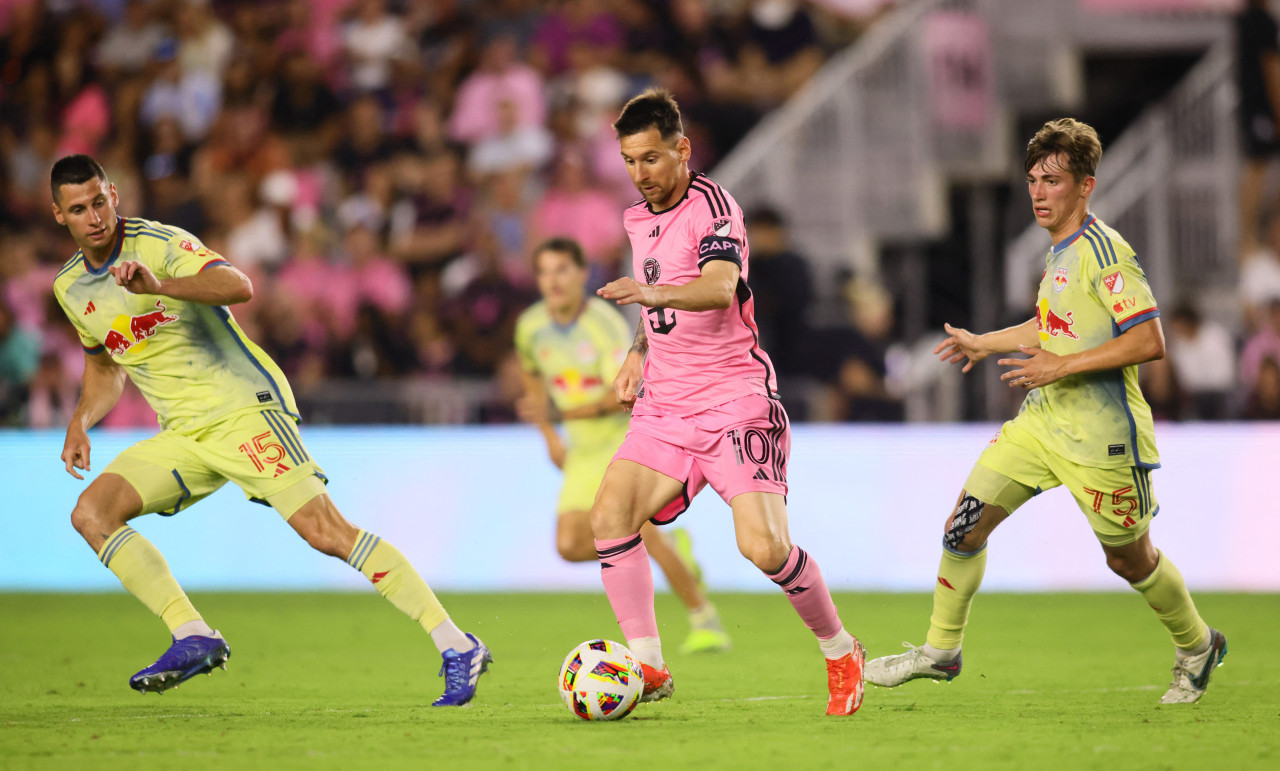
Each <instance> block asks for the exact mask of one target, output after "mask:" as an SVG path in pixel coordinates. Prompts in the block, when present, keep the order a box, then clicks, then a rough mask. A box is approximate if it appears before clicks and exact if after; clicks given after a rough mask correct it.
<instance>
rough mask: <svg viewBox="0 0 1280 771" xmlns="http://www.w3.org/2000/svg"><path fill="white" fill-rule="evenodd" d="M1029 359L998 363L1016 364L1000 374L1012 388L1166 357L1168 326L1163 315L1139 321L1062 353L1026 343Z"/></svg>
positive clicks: (1041, 383)
mask: <svg viewBox="0 0 1280 771" xmlns="http://www.w3.org/2000/svg"><path fill="white" fill-rule="evenodd" d="M1020 350H1021V351H1022V352H1023V353H1025V354H1027V356H1028V358H1026V359H1000V360H999V361H997V362H996V363H997V364H999V365H1001V366H1004V367H1012V368H1013V369H1010V370H1009V371H1008V372H1006V373H1004V374H1003V375H1001V376H1000V379H1001V380H1003V381H1005V382H1006V383H1008V384H1009V387H1011V388H1024V389H1026V390H1031V389H1032V388H1040V387H1042V386H1047V385H1049V384H1050V383H1053V382H1056V381H1058V380H1061V379H1062V378H1064V377H1067V376H1069V375H1079V374H1082V373H1085V372H1103V371H1106V370H1113V369H1122V368H1124V367H1128V366H1131V365H1133V364H1142V363H1143V362H1148V361H1154V360H1155V359H1162V358H1164V329H1163V327H1161V326H1160V319H1159V318H1154V319H1150V320H1148V321H1144V322H1142V323H1141V324H1137V325H1135V326H1133V327H1131V328H1129V330H1128V331H1126V332H1123V333H1122V334H1120V335H1119V336H1118V337H1113V338H1111V339H1110V340H1108V341H1106V342H1105V343H1103V344H1102V345H1099V346H1095V347H1093V348H1090V349H1088V350H1085V351H1079V352H1078V353H1069V354H1067V355H1066V356H1059V355H1058V354H1056V353H1050V352H1049V351H1046V350H1044V349H1042V348H1030V347H1027V346H1022V347H1021V348H1020Z"/></svg>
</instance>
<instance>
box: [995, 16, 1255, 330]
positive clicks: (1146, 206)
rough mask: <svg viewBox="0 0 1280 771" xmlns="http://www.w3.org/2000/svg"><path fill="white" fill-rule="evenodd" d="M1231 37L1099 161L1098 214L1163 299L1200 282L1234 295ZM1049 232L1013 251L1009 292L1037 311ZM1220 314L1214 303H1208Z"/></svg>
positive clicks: (1036, 231) (1235, 157)
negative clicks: (1120, 237)
mask: <svg viewBox="0 0 1280 771" xmlns="http://www.w3.org/2000/svg"><path fill="white" fill-rule="evenodd" d="M1233 63H1234V55H1233V48H1232V45H1231V41H1230V40H1223V41H1221V42H1219V43H1217V44H1216V45H1214V46H1213V47H1212V48H1211V49H1209V51H1208V53H1206V54H1205V55H1204V57H1203V58H1202V59H1201V60H1200V62H1199V63H1198V64H1196V66H1195V67H1194V68H1193V69H1192V70H1191V72H1190V73H1188V74H1187V76H1186V77H1185V78H1184V79H1183V80H1182V82H1181V83H1179V84H1178V85H1177V86H1176V87H1175V88H1174V90H1173V91H1172V92H1171V93H1170V94H1169V96H1168V97H1166V98H1165V99H1164V100H1163V101H1162V102H1160V103H1159V104H1156V105H1154V106H1152V107H1151V108H1149V109H1148V110H1147V111H1146V112H1144V113H1143V114H1142V115H1141V116H1140V117H1139V118H1138V120H1137V121H1135V122H1134V124H1133V125H1132V126H1131V127H1130V128H1129V129H1128V130H1127V131H1125V133H1124V134H1123V135H1122V136H1121V137H1120V138H1119V139H1117V140H1116V141H1115V142H1114V143H1113V144H1112V145H1111V146H1110V147H1107V148H1105V149H1104V152H1103V157H1102V162H1101V163H1100V164H1099V166H1098V171H1097V178H1098V180H1099V184H1098V188H1097V190H1096V191H1095V192H1094V194H1093V197H1092V201H1091V206H1090V208H1091V209H1092V211H1093V212H1094V213H1095V214H1097V215H1098V216H1099V217H1101V218H1102V220H1103V221H1104V222H1106V223H1107V224H1108V225H1110V226H1112V227H1114V228H1115V229H1116V230H1117V231H1119V232H1120V233H1121V234H1122V235H1123V236H1124V237H1125V239H1126V240H1127V241H1128V242H1129V244H1130V245H1131V246H1132V247H1133V248H1134V250H1135V251H1136V252H1137V253H1138V258H1139V260H1141V261H1142V264H1143V267H1144V270H1145V271H1146V273H1147V278H1148V280H1149V281H1150V283H1151V285H1152V289H1153V290H1154V291H1155V293H1156V296H1157V297H1164V298H1166V302H1171V301H1172V300H1173V299H1174V296H1173V295H1175V294H1176V293H1177V292H1178V291H1185V289H1186V288H1187V287H1195V288H1196V291H1197V293H1198V294H1201V295H1202V296H1203V297H1205V298H1207V299H1208V301H1209V302H1210V303H1213V302H1215V301H1216V300H1217V298H1219V297H1222V298H1224V299H1223V300H1222V302H1229V300H1227V299H1225V298H1226V296H1227V295H1229V294H1231V293H1232V292H1233V291H1234V287H1235V284H1236V276H1237V274H1236V263H1235V250H1236V240H1237V236H1238V234H1237V225H1238V218H1237V215H1236V191H1237V188H1236V185H1237V180H1238V178H1239V150H1238V145H1237V143H1238V137H1237V127H1236V121H1235V106H1236V100H1237V96H1236V90H1235V83H1234V80H1233V78H1232V68H1233V66H1234V64H1233ZM1048 244H1049V242H1048V237H1047V236H1046V235H1045V233H1044V231H1043V230H1042V229H1041V228H1039V227H1037V226H1036V225H1035V224H1034V223H1033V224H1031V225H1030V226H1029V227H1027V229H1026V230H1024V231H1023V232H1022V233H1021V234H1020V235H1018V236H1017V237H1016V238H1015V239H1013V240H1012V241H1011V242H1010V243H1009V244H1008V246H1007V248H1006V250H1005V296H1006V299H1007V301H1008V303H1009V304H1010V307H1017V306H1025V307H1027V308H1030V307H1031V305H1032V303H1033V302H1034V298H1035V282H1036V279H1037V278H1038V276H1039V271H1040V270H1041V269H1042V268H1043V262H1044V260H1043V257H1044V254H1045V253H1046V251H1047V250H1048ZM1205 310H1206V311H1213V310H1215V309H1213V308H1206V309H1205Z"/></svg>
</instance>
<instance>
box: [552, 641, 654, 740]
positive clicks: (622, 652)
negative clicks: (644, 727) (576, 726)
mask: <svg viewBox="0 0 1280 771" xmlns="http://www.w3.org/2000/svg"><path fill="white" fill-rule="evenodd" d="M557 682H558V684H559V686H560V698H561V699H562V700H564V705H565V706H566V707H568V708H569V711H570V712H572V713H573V714H575V715H577V716H578V717H580V718H582V719H583V720H621V719H622V718H624V717H626V716H627V715H630V714H631V710H633V709H635V707H636V704H637V703H639V701H640V695H641V694H642V693H644V670H642V669H641V668H640V660H639V659H637V658H636V657H635V656H633V655H631V651H629V650H627V647H626V646H625V645H622V644H620V643H616V642H614V641H612V640H587V641H586V642H584V643H582V644H581V645H579V646H578V647H576V648H574V649H573V650H571V651H569V655H568V656H565V658H564V664H562V665H561V666H560V678H559V680H558V681H557Z"/></svg>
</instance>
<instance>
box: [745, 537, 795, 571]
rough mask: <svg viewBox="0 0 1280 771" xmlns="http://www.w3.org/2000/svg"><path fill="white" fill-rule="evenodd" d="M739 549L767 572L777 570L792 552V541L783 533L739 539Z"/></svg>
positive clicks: (752, 562) (753, 563)
mask: <svg viewBox="0 0 1280 771" xmlns="http://www.w3.org/2000/svg"><path fill="white" fill-rule="evenodd" d="M738 551H739V552H741V553H742V556H744V557H746V558H747V559H748V560H750V561H751V564H752V565H755V566H756V567H757V568H759V569H760V570H762V571H763V572H765V573H772V572H776V571H777V570H778V568H779V566H781V565H783V564H784V563H785V562H786V561H787V557H788V556H790V554H791V541H790V540H789V539H788V538H787V537H786V536H785V535H783V534H778V535H772V536H757V537H753V538H747V539H739V541H738Z"/></svg>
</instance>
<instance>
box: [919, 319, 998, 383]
mask: <svg viewBox="0 0 1280 771" xmlns="http://www.w3.org/2000/svg"><path fill="white" fill-rule="evenodd" d="M942 328H943V329H945V330H946V331H947V334H948V335H949V337H947V339H946V340H943V341H942V342H941V343H938V346H937V347H936V348H934V349H933V352H934V353H935V354H937V356H938V358H939V359H940V360H942V361H944V362H946V363H947V364H955V363H956V362H958V361H960V360H961V359H968V361H967V362H965V365H964V367H962V368H961V369H960V371H961V372H968V371H969V370H971V369H973V365H974V364H977V363H978V362H980V361H982V360H983V359H985V358H987V357H988V356H990V355H991V351H988V350H986V349H985V348H983V347H982V345H981V344H980V342H979V339H978V338H979V335H975V334H974V333H972V332H970V331H969V330H967V329H961V328H959V327H953V326H951V325H950V324H943V325H942Z"/></svg>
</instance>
